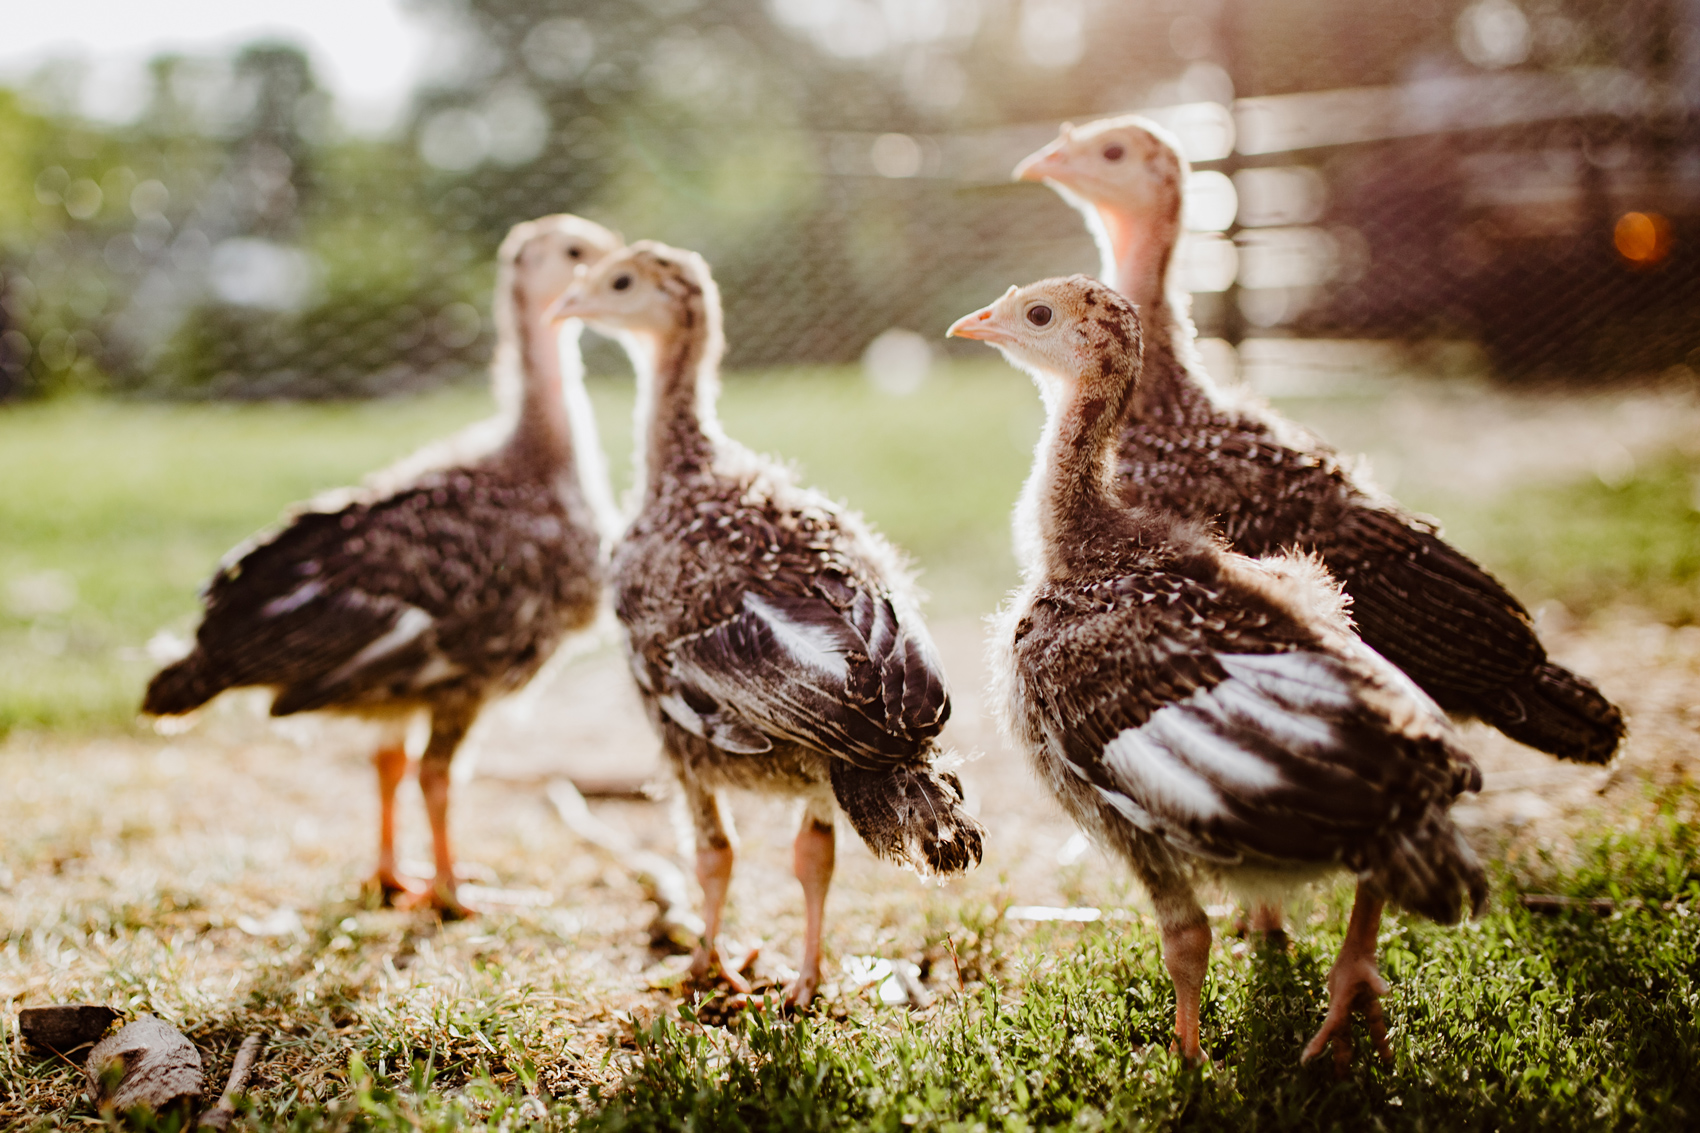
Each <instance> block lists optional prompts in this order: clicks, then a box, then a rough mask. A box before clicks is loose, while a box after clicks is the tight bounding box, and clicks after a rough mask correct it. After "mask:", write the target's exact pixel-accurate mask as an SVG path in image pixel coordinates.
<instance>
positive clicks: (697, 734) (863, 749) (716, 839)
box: [556, 241, 981, 1005]
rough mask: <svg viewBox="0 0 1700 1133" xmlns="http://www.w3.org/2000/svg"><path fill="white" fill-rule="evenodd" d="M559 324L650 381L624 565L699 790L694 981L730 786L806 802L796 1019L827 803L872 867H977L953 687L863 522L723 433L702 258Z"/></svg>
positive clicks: (671, 741)
mask: <svg viewBox="0 0 1700 1133" xmlns="http://www.w3.org/2000/svg"><path fill="white" fill-rule="evenodd" d="M556 312H557V314H559V315H562V316H570V317H576V318H581V319H583V320H584V321H585V322H586V323H588V324H590V325H591V326H593V327H596V328H597V329H605V330H607V331H608V332H610V333H613V334H617V335H619V336H620V338H621V339H622V341H623V342H624V343H625V345H626V348H627V351H628V352H629V353H630V354H631V356H632V360H633V364H634V367H635V368H636V370H637V373H638V383H639V398H638V411H637V429H638V454H639V464H638V470H637V471H638V478H639V500H640V502H639V510H638V514H637V517H636V519H634V520H633V521H632V524H631V527H630V528H629V529H628V530H627V531H626V534H625V536H624V538H623V539H622V541H621V542H620V543H619V545H618V546H617V547H616V549H615V551H614V557H613V567H612V576H613V577H612V587H613V591H614V607H615V612H616V613H617V614H618V615H619V619H620V622H621V624H622V625H623V626H624V627H625V632H626V644H627V651H628V657H629V661H630V664H631V670H632V675H633V676H634V677H635V678H636V681H637V684H638V689H639V692H640V694H641V697H642V699H643V702H644V705H645V707H646V708H647V710H648V712H649V715H650V718H651V720H652V721H653V722H654V724H655V726H656V728H657V730H658V731H659V732H660V735H661V741H662V747H663V749H664V751H665V752H666V755H667V758H668V760H669V761H670V762H671V764H672V766H673V769H674V771H675V772H676V773H677V775H678V778H679V781H680V783H681V785H682V787H683V790H684V793H685V799H686V803H687V805H688V807H689V810H690V815H691V818H692V821H693V823H694V825H695V829H696V839H697V877H698V879H699V880H700V881H701V883H702V890H703V902H704V909H703V921H704V923H705V925H706V930H705V932H704V936H703V940H702V945H701V947H700V948H699V949H698V950H697V953H696V956H695V958H694V961H693V964H692V972H693V975H694V976H695V977H696V978H698V979H699V980H700V979H702V978H704V977H706V976H708V975H709V974H710V972H711V971H712V970H713V969H714V968H715V967H717V966H718V967H719V968H720V970H721V971H722V973H723V974H724V975H725V977H726V978H727V980H728V982H729V983H731V984H732V985H733V986H734V987H737V988H742V986H743V984H742V981H741V980H740V979H739V978H738V975H737V973H736V972H733V971H730V970H728V966H727V965H726V964H724V963H723V962H722V961H721V958H720V955H719V952H718V947H717V934H718V931H719V927H720V919H721V909H722V906H723V904H724V902H725V899H726V889H727V885H728V883H729V881H730V879H731V875H732V855H733V844H732V836H731V831H730V829H729V825H730V823H729V817H728V816H727V815H726V813H725V812H724V811H723V810H722V808H721V803H720V800H719V796H718V792H719V790H720V789H721V788H723V787H741V788H748V789H754V790H758V791H768V792H775V793H780V794H785V795H792V796H800V797H801V798H802V799H803V800H804V803H805V806H804V813H803V820H802V828H801V830H800V831H799V832H798V834H797V839H796V843H795V857H794V862H795V869H796V875H797V879H798V881H800V882H801V883H802V886H803V896H804V901H805V926H806V927H805V936H804V944H803V957H802V963H801V967H800V970H799V972H798V975H797V978H796V980H795V981H793V982H792V983H791V985H790V986H789V987H788V988H787V989H786V992H785V995H786V999H787V1001H788V1002H790V1003H793V1004H798V1005H804V1004H807V1003H808V1002H809V1001H810V1000H811V999H812V998H813V997H814V994H815V990H816V988H817V985H818V984H819V981H820V945H821V922H822V917H823V914H824V910H825V904H826V892H827V886H828V884H829V882H830V880H831V877H832V867H833V817H834V815H833V811H834V808H833V801H834V799H836V800H837V804H838V807H839V808H840V809H842V810H843V812H844V814H845V816H846V817H847V818H848V819H849V820H850V825H851V826H852V827H854V828H855V830H856V832H857V833H858V834H859V835H861V837H862V840H863V841H865V842H866V843H867V844H868V847H869V848H870V849H872V850H873V851H874V853H875V854H876V855H878V856H879V857H882V858H885V859H888V860H891V861H895V862H899V863H903V864H907V865H909V866H912V867H913V868H915V869H916V870H917V871H919V872H920V873H922V874H923V875H925V874H941V875H942V874H952V873H959V872H961V871H963V870H966V869H968V868H970V867H971V866H973V865H975V864H977V863H978V862H979V860H980V838H981V832H980V826H979V823H977V822H976V821H975V820H974V819H973V818H972V817H970V816H969V814H968V813H967V812H966V811H965V810H964V809H963V796H962V787H961V784H960V782H959V781H958V780H957V778H956V776H955V775H954V774H951V773H950V772H948V771H943V770H940V769H938V768H937V767H935V766H934V765H933V764H934V761H935V758H936V757H937V755H938V754H939V752H938V745H937V742H936V740H937V736H938V734H939V732H940V730H941V729H942V728H943V727H944V724H945V720H946V718H947V717H948V716H949V715H950V699H949V694H948V693H947V691H946V689H945V680H944V674H943V672H942V671H941V670H940V668H939V662H938V658H937V655H936V653H935V652H934V649H933V645H932V642H931V640H930V639H929V638H928V636H927V632H926V629H925V627H924V626H923V625H922V623H921V618H920V615H919V613H918V611H917V606H918V602H917V598H916V594H915V589H914V585H913V583H912V582H911V580H910V578H909V575H908V573H907V571H906V570H905V568H904V565H903V563H902V561H901V560H900V558H899V556H898V555H897V553H896V552H895V551H894V550H893V549H892V547H891V546H890V545H889V544H887V543H886V542H885V540H883V539H881V538H880V537H879V536H878V535H876V534H874V532H873V531H871V530H870V529H869V528H868V527H867V525H866V524H864V523H863V522H862V520H861V519H860V518H858V517H857V516H855V515H854V514H851V513H849V512H846V511H844V510H843V509H841V508H839V507H838V506H837V505H835V504H833V503H832V502H830V501H829V500H827V499H826V498H825V497H824V496H822V495H820V494H819V493H817V492H813V491H809V490H808V489H805V488H802V487H800V486H798V485H796V484H795V483H793V482H792V479H791V477H790V475H789V474H788V473H787V472H786V471H785V470H784V469H783V468H781V467H780V466H779V465H777V464H775V463H774V462H772V461H770V460H767V459H764V458H762V457H759V456H757V455H755V454H754V453H752V452H750V451H749V450H748V449H746V448H744V447H743V446H742V445H739V444H738V443H736V442H735V441H732V440H730V439H728V438H727V437H726V435H725V434H724V433H723V432H722V431H721V429H720V426H719V423H718V422H717V421H716V419H715V399H716V396H717V394H718V392H719V377H718V365H719V360H720V354H721V351H722V348H723V341H722V337H721V329H720V295H719V292H718V291H717V289H716V288H715V285H714V280H713V278H712V277H711V276H710V274H709V271H708V265H707V264H706V263H704V261H703V259H702V257H701V256H698V255H696V254H695V253H693V252H685V251H680V250H677V249H673V248H669V247H666V246H665V245H662V244H656V243H652V242H648V241H645V242H640V243H637V244H633V245H632V246H631V247H629V248H627V249H626V250H624V251H622V252H620V253H617V254H616V255H613V256H610V257H608V258H607V259H605V260H603V261H602V262H601V263H599V264H597V265H596V266H595V267H594V268H593V269H591V270H590V271H588V272H587V273H586V274H585V275H584V276H583V277H582V278H580V279H579V280H578V281H577V282H576V283H574V285H573V286H572V288H571V289H569V290H568V291H567V293H566V294H565V295H564V296H562V298H561V302H560V304H559V305H558V306H557V307H556Z"/></svg>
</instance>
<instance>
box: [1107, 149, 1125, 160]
mask: <svg viewBox="0 0 1700 1133" xmlns="http://www.w3.org/2000/svg"><path fill="white" fill-rule="evenodd" d="M1126 156H1127V150H1125V149H1123V148H1122V147H1121V146H1105V147H1104V160H1105V161H1120V160H1121V159H1122V158H1124V157H1126Z"/></svg>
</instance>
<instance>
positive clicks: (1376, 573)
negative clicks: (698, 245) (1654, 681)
mask: <svg viewBox="0 0 1700 1133" xmlns="http://www.w3.org/2000/svg"><path fill="white" fill-rule="evenodd" d="M1155 372H1156V373H1157V374H1158V375H1159V376H1161V375H1162V373H1163V371H1161V370H1160V369H1159V370H1157V371H1155ZM1191 382H1192V379H1190V378H1188V377H1187V376H1186V375H1184V374H1180V373H1174V372H1171V373H1170V375H1169V380H1168V381H1166V382H1163V383H1161V384H1160V385H1158V386H1154V387H1153V391H1152V392H1153V404H1152V406H1151V407H1150V409H1151V412H1152V413H1153V415H1154V416H1153V418H1152V419H1150V420H1143V421H1140V422H1138V423H1136V424H1133V425H1130V426H1128V427H1127V428H1126V429H1125V430H1124V432H1123V434H1122V438H1121V442H1120V444H1121V448H1120V452H1119V476H1120V479H1121V483H1122V490H1123V494H1124V498H1127V499H1128V500H1129V501H1130V502H1138V501H1142V500H1143V501H1145V502H1153V501H1156V502H1160V503H1161V504H1163V505H1164V506H1166V507H1169V508H1171V509H1173V510H1175V511H1177V512H1179V513H1180V514H1183V515H1195V516H1203V517H1208V518H1210V519H1212V520H1213V521H1215V522H1216V523H1218V524H1219V525H1220V527H1221V530H1222V532H1223V534H1224V535H1226V536H1227V538H1228V540H1229V542H1230V543H1231V544H1232V545H1233V546H1234V548H1235V549H1236V550H1238V551H1240V552H1241V553H1243V554H1247V555H1253V556H1259V555H1270V554H1276V553H1278V552H1280V551H1282V550H1285V549H1289V548H1292V549H1298V550H1301V551H1315V552H1317V553H1319V554H1320V555H1321V556H1322V557H1323V560H1324V562H1325V563H1326V564H1327V566H1328V569H1329V571H1330V573H1332V574H1333V575H1334V576H1335V577H1336V578H1338V579H1339V580H1340V581H1341V582H1342V583H1343V584H1344V585H1345V587H1346V592H1347V593H1348V594H1350V595H1351V596H1352V602H1353V606H1352V612H1353V617H1354V619H1355V620H1356V622H1357V625H1358V630H1359V632H1360V634H1361V635H1362V637H1363V639H1364V641H1365V642H1366V643H1367V644H1369V645H1370V646H1371V647H1372V648H1373V649H1375V650H1376V651H1377V652H1378V653H1380V654H1382V656H1384V657H1386V658H1387V659H1388V660H1389V661H1391V662H1392V663H1393V664H1394V665H1396V666H1398V667H1399V668H1400V669H1402V670H1404V671H1405V672H1406V673H1407V674H1409V675H1410V676H1411V678H1412V679H1413V680H1415V681H1416V682H1417V683H1418V684H1419V685H1420V686H1422V688H1423V690H1424V691H1425V692H1427V693H1428V694H1429V695H1430V696H1431V697H1433V698H1434V700H1435V701H1436V702H1437V703H1438V704H1439V705H1440V706H1441V707H1442V708H1444V709H1446V710H1447V711H1449V712H1460V713H1465V714H1467V715H1470V716H1475V717H1479V718H1480V719H1481V720H1483V721H1484V722H1486V723H1488V724H1490V725H1492V726H1493V727H1495V728H1498V729H1500V730H1501V731H1502V732H1504V733H1505V734H1506V735H1509V736H1511V737H1512V738H1513V739H1516V740H1518V741H1520V742H1522V743H1526V744H1530V745H1532V746H1534V747H1536V748H1539V749H1540V750H1542V751H1545V752H1548V753H1550V754H1552V755H1556V756H1558V757H1559V758H1561V759H1570V760H1578V761H1581V762H1585V763H1604V762H1606V761H1608V760H1610V759H1611V757H1612V756H1613V755H1614V754H1615V753H1616V751H1617V748H1618V746H1619V745H1620V743H1621V742H1622V739H1623V735H1624V723H1623V714H1622V712H1620V711H1619V710H1618V708H1617V707H1616V706H1615V705H1613V704H1612V703H1611V702H1610V701H1609V700H1607V699H1606V698H1605V696H1603V695H1602V694H1601V693H1600V691H1599V690H1598V689H1597V688H1595V687H1594V686H1593V685H1592V684H1591V683H1590V682H1588V681H1587V680H1585V679H1583V678H1581V677H1578V676H1577V675H1576V674H1574V673H1571V672H1569V671H1567V670H1565V669H1563V668H1561V667H1559V666H1556V665H1553V664H1551V663H1550V662H1549V661H1548V660H1547V655H1546V650H1545V649H1544V648H1543V647H1542V645H1541V643H1540V640H1539V638H1538V637H1536V635H1535V630H1534V626H1533V624H1532V623H1531V621H1530V619H1529V615H1528V612H1527V611H1526V610H1524V608H1523V606H1522V604H1521V603H1519V602H1518V601H1517V599H1516V598H1515V597H1513V596H1512V594H1511V593H1510V592H1509V591H1507V590H1506V589H1505V587H1504V586H1503V585H1502V584H1501V583H1500V582H1499V580H1498V579H1496V578H1494V577H1493V576H1492V575H1491V574H1489V573H1488V572H1487V571H1486V570H1484V569H1483V568H1482V567H1481V566H1480V565H1478V564H1477V563H1476V562H1474V561H1473V560H1471V559H1470V558H1469V556H1467V555H1465V554H1463V553H1462V552H1461V551H1459V550H1458V549H1457V548H1456V547H1453V546H1452V545H1451V544H1449V543H1447V542H1446V541H1445V540H1444V539H1442V538H1441V537H1440V535H1439V534H1438V533H1437V532H1436V531H1435V529H1434V527H1433V525H1432V524H1430V523H1429V522H1427V521H1426V520H1424V519H1422V518H1421V517H1419V516H1414V515H1410V514H1408V513H1404V512H1402V511H1400V510H1398V509H1396V508H1390V507H1388V506H1385V505H1384V504H1382V503H1378V502H1376V501H1375V500H1373V499H1371V498H1369V497H1368V496H1366V494H1365V493H1364V491H1363V490H1362V489H1361V488H1360V487H1359V486H1358V485H1357V484H1356V483H1355V482H1354V481H1353V476H1352V472H1351V471H1350V469H1349V468H1348V467H1347V466H1346V465H1344V464H1343V463H1342V462H1341V461H1340V459H1339V457H1338V456H1337V454H1335V453H1334V452H1333V451H1332V450H1330V449H1328V447H1327V446H1326V445H1324V444H1323V443H1322V442H1321V441H1320V440H1317V439H1316V438H1314V437H1310V436H1308V435H1304V434H1294V435H1292V436H1288V437H1286V438H1285V439H1283V437H1281V436H1277V435H1276V431H1275V429H1274V428H1273V427H1272V426H1271V425H1270V423H1269V422H1267V421H1261V420H1258V419H1257V418H1256V417H1255V416H1249V415H1239V416H1234V415H1230V414H1226V413H1224V412H1223V411H1221V410H1220V409H1219V408H1218V407H1216V406H1214V405H1213V404H1211V403H1209V402H1208V399H1206V398H1204V396H1203V395H1202V393H1201V392H1200V391H1199V390H1197V389H1196V388H1195V387H1194V386H1193V385H1192V384H1191ZM1286 431H1287V430H1283V432H1286Z"/></svg>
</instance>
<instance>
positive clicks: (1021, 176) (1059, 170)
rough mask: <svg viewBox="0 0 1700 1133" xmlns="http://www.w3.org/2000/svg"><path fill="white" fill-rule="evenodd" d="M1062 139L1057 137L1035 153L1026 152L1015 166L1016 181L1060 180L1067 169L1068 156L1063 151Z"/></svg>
mask: <svg viewBox="0 0 1700 1133" xmlns="http://www.w3.org/2000/svg"><path fill="white" fill-rule="evenodd" d="M1063 140H1064V139H1062V138H1058V139H1057V140H1056V141H1054V142H1052V143H1051V144H1050V145H1048V146H1046V147H1045V148H1044V149H1042V150H1039V151H1038V152H1037V153H1031V154H1028V155H1027V156H1026V157H1025V158H1023V159H1022V161H1021V164H1020V165H1017V166H1016V167H1015V179H1016V180H1017V181H1060V180H1063V174H1065V173H1066V172H1067V171H1068V156H1067V155H1066V154H1065V153H1063V148H1062V146H1063Z"/></svg>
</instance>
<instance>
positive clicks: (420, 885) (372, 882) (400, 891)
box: [362, 867, 426, 909]
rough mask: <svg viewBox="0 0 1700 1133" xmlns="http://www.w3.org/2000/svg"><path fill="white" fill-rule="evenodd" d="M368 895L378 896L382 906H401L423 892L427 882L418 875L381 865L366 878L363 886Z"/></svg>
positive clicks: (386, 907) (379, 903)
mask: <svg viewBox="0 0 1700 1133" xmlns="http://www.w3.org/2000/svg"><path fill="white" fill-rule="evenodd" d="M362 889H363V890H364V891H365V894H366V896H368V897H375V898H377V901H378V905H379V907H381V908H385V909H388V908H400V907H401V906H402V905H403V904H404V903H405V902H407V901H408V900H410V899H412V898H415V897H417V896H419V895H420V894H423V893H424V892H425V889H426V883H425V882H424V881H423V880H421V879H419V878H417V877H408V876H406V875H404V874H400V873H397V872H396V871H395V870H393V869H384V868H382V867H379V869H378V871H377V872H376V873H374V874H373V875H372V876H371V877H369V878H367V879H366V884H365V885H364V886H362Z"/></svg>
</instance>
